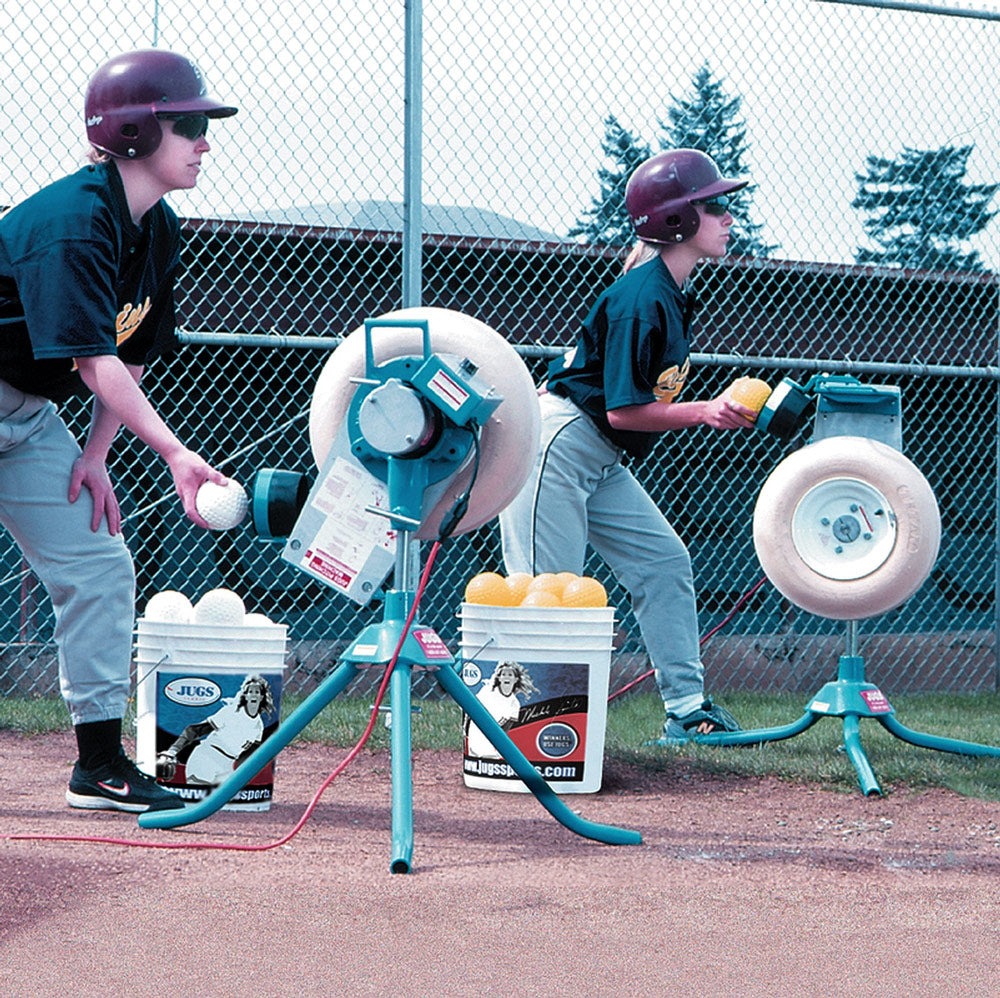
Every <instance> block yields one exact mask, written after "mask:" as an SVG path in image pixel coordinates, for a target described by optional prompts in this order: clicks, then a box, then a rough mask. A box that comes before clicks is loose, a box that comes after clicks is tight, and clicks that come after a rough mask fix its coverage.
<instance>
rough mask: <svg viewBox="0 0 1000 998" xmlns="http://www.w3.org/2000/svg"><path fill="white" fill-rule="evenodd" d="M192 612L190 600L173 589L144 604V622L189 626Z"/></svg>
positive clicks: (164, 591)
mask: <svg viewBox="0 0 1000 998" xmlns="http://www.w3.org/2000/svg"><path fill="white" fill-rule="evenodd" d="M193 612H194V608H193V607H192V606H191V600H189V599H188V598H187V596H185V595H184V593H179V592H177V590H175V589H164V590H162V591H161V592H158V593H156V594H155V595H154V596H151V597H150V598H149V600H148V602H147V603H146V620H149V621H155V622H157V623H170V624H190V623H191V618H192V615H193Z"/></svg>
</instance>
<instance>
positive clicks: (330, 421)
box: [309, 308, 541, 540]
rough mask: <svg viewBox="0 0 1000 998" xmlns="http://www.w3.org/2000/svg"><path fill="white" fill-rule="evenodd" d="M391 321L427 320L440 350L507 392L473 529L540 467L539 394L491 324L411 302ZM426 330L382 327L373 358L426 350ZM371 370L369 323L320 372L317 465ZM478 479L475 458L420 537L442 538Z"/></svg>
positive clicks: (472, 514)
mask: <svg viewBox="0 0 1000 998" xmlns="http://www.w3.org/2000/svg"><path fill="white" fill-rule="evenodd" d="M380 318H383V319H395V320H399V319H407V320H409V319H413V320H416V319H423V320H426V321H427V324H428V325H427V328H428V330H429V332H430V346H431V350H432V351H433V352H434V353H438V354H450V355H455V356H458V357H463V358H464V357H468V358H469V360H471V361H472V362H473V363H474V364H475V365H476V367H477V368H478V369H479V376H480V377H481V378H482V379H483V380H484V381H486V382H487V383H488V384H490V385H492V386H493V387H494V388H495V389H496V391H497V393H498V394H499V395H501V396H502V397H503V402H501V403H500V405H498V406H497V408H496V409H495V410H494V411H493V414H492V415H491V416H490V418H489V420H488V421H487V422H486V424H485V425H484V426H483V430H482V436H481V439H480V456H479V473H478V476H477V478H476V483H475V485H474V486H473V488H472V494H471V496H470V498H469V508H468V511H467V512H466V514H465V516H464V517H462V519H461V521H460V522H459V524H458V527H457V529H456V530H455V533H456V534H461V533H465V532H467V531H469V530H473V529H475V528H476V527H479V526H482V525H483V524H484V523H487V522H488V521H489V520H491V519H493V517H494V516H496V515H497V514H498V513H499V512H500V511H501V510H502V509H505V508H506V507H507V506H508V505H509V504H510V502H511V501H512V500H513V499H514V497H515V496H516V495H517V493H518V492H519V491H520V490H521V486H522V485H524V483H525V482H526V481H527V479H528V474H529V473H530V472H531V469H532V468H533V467H534V464H535V458H536V457H537V455H538V443H539V439H540V437H541V414H540V410H539V408H538V394H537V392H536V389H535V383H534V381H533V380H532V377H531V374H530V372H529V371H528V368H527V366H526V365H525V363H524V361H523V360H522V359H521V357H520V355H519V354H518V353H517V351H516V350H515V349H514V348H513V347H512V346H511V345H510V344H509V343H508V342H507V341H506V340H505V339H504V338H503V337H502V336H501V335H500V334H499V333H497V332H495V331H494V330H492V329H491V328H490V327H489V326H487V325H486V324H485V323H484V322H480V321H479V320H478V319H475V318H473V317H472V316H471V315H465V314H464V313H462V312H455V311H452V310H451V309H446V308H407V309H401V310H400V311H397V312H389V313H387V314H386V315H383V316H381V317H380ZM422 354H423V339H422V333H421V331H420V330H419V329H418V327H416V326H412V327H410V326H404V327H398V328H394V327H384V328H377V327H376V328H375V329H374V330H373V336H372V359H373V361H374V363H375V364H376V366H377V365H380V364H385V363H387V362H388V361H390V360H394V359H396V358H397V357H407V356H422ZM364 373H365V329H364V326H361V327H360V328H358V329H356V330H354V332H352V333H351V334H350V335H349V336H347V337H345V339H344V342H343V343H341V344H340V346H338V347H337V349H336V350H334V351H333V353H332V354H331V355H330V358H329V359H328V360H327V362H326V364H325V365H324V366H323V370H322V371H320V375H319V378H318V379H317V381H316V387H315V389H314V391H313V397H312V404H311V406H310V410H309V444H310V447H311V449H312V453H313V459H314V460H315V462H316V466H317V467H318V468H319V467H322V466H323V463H324V461H326V457H327V454H328V453H329V451H330V447H331V446H332V445H333V441H334V439H335V438H336V436H337V433H338V432H339V430H340V427H341V425H342V423H343V422H344V420H345V418H346V417H347V412H348V409H349V407H350V404H351V399H352V398H353V397H354V392H355V390H356V389H357V385H356V384H355V383H354V382H352V381H351V378H359V377H363V376H364ZM471 477H472V456H471V454H470V456H469V458H468V459H467V460H466V462H465V464H464V465H463V466H462V468H460V469H459V471H458V472H457V473H456V474H455V475H454V476H453V477H452V479H451V481H450V482H449V483H448V486H447V489H446V491H445V493H444V495H443V496H442V497H441V498H440V499H439V500H438V502H437V503H436V504H435V506H434V508H433V509H432V510H430V511H428V512H427V514H426V515H425V516H424V518H423V522H422V524H421V526H420V529H419V530H418V531H417V532H416V535H415V536H416V537H417V538H419V539H421V540H428V539H433V538H435V537H437V534H438V531H439V528H440V525H441V520H442V519H443V517H444V515H445V514H446V513H447V512H448V510H449V509H451V507H452V505H453V504H454V502H455V500H456V499H458V498H459V497H461V495H462V494H463V492H464V491H465V489H466V487H467V486H468V484H469V480H470V479H471Z"/></svg>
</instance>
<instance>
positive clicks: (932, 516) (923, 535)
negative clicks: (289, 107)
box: [753, 436, 941, 620]
mask: <svg viewBox="0 0 1000 998" xmlns="http://www.w3.org/2000/svg"><path fill="white" fill-rule="evenodd" d="M872 506H874V507H875V508H874V509H873V508H871V507H872ZM753 543H754V548H755V549H756V552H757V557H758V559H759V560H760V564H761V567H762V568H763V569H764V572H765V574H766V575H767V577H768V579H769V580H770V581H771V582H772V584H773V585H774V587H775V588H776V589H777V590H778V591H779V592H780V593H781V594H782V595H783V596H785V597H787V598H788V599H789V600H791V601H792V602H793V603H794V604H795V605H796V606H799V607H801V608H802V609H803V610H807V611H808V612H809V613H814V614H816V615H817V616H820V617H828V618H831V619H833V620H859V619H861V618H864V617H875V616H878V615H879V614H881V613H885V612H887V611H888V610H892V609H894V608H895V607H897V606H899V605H900V604H902V603H904V602H905V601H906V600H907V599H909V598H910V597H911V596H912V595H913V594H914V593H915V592H916V591H917V590H918V589H919V588H920V586H921V585H922V584H923V583H924V581H925V580H926V579H927V577H928V576H929V575H930V573H931V569H932V568H933V567H934V562H935V561H936V560H937V555H938V548H939V546H940V543H941V517H940V514H939V512H938V506H937V500H936V499H935V498H934V492H933V491H932V489H931V487H930V485H929V484H928V482H927V479H926V478H925V477H924V476H923V475H922V474H921V473H920V471H919V470H918V469H917V467H916V466H915V465H914V464H913V463H912V462H911V461H910V460H908V459H907V458H906V457H904V456H903V455H902V454H901V453H900V452H899V451H897V450H895V449H894V448H892V447H889V446H887V445H886V444H883V443H880V442H879V441H877V440H870V439H868V438H867V437H851V436H842V437H828V438H826V439H825V440H819V441H817V442H816V443H813V444H809V445H807V446H806V447H803V448H802V449H801V450H798V451H796V452H795V453H794V454H791V455H790V456H789V457H787V458H785V459H784V460H783V461H782V462H781V463H780V464H779V465H778V466H777V468H775V469H774V471H773V472H772V473H771V475H770V476H769V477H768V479H767V481H766V482H764V486H763V488H762V489H761V490H760V495H759V496H758V497H757V504H756V506H755V508H754V514H753Z"/></svg>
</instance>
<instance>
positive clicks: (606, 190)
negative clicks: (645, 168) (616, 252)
mask: <svg viewBox="0 0 1000 998" xmlns="http://www.w3.org/2000/svg"><path fill="white" fill-rule="evenodd" d="M601 149H602V150H603V151H604V155H605V157H606V159H607V160H608V161H609V162H610V164H611V165H610V166H602V167H600V169H599V170H598V171H597V180H598V183H599V184H600V188H601V193H600V194H599V195H598V196H597V197H595V198H594V199H593V200H592V202H591V207H590V208H588V209H587V210H586V211H585V212H584V214H583V217H582V218H580V219H578V220H577V223H576V225H574V226H573V228H572V229H570V230H569V234H570V235H571V236H584V237H586V239H587V240H588V241H589V242H592V243H603V244H605V245H608V246H626V245H628V244H629V243H631V242H633V241H634V240H635V232H634V230H633V229H632V223H631V222H630V221H629V217H628V212H627V211H626V210H625V185H626V184H627V183H628V178H629V177H630V176H631V175H632V171H633V170H635V168H636V167H637V166H638V165H639V164H640V163H642V162H643V161H644V160H647V159H649V157H650V156H651V155H652V152H651V150H650V148H649V145H648V144H647V143H645V142H643V141H641V140H640V139H638V138H637V137H636V136H635V135H633V134H632V133H631V132H630V131H629V130H628V129H627V128H625V127H624V126H623V125H622V124H621V123H620V122H619V121H618V119H617V118H616V117H615V116H614V115H613V114H609V115H608V116H607V118H605V119H604V141H603V142H602V143H601Z"/></svg>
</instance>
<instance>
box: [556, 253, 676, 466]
mask: <svg viewBox="0 0 1000 998" xmlns="http://www.w3.org/2000/svg"><path fill="white" fill-rule="evenodd" d="M692 311H693V302H692V300H691V299H690V297H689V295H687V294H686V293H685V292H684V290H682V289H681V288H679V287H678V286H677V282H676V281H675V280H674V278H673V275H672V274H671V273H670V271H669V270H668V269H667V266H666V264H665V263H664V262H663V260H662V259H661V258H660V257H659V256H657V257H655V258H654V259H653V260H651V261H650V262H649V263H644V264H642V265H641V266H639V267H634V268H633V269H632V270H630V271H628V273H626V274H624V275H622V277H620V278H619V279H618V280H617V281H615V283H614V284H612V285H611V287H610V288H608V289H607V290H606V291H605V292H604V293H603V294H602V295H601V296H600V297H599V298H598V299H597V302H596V303H595V304H594V307H593V308H592V309H591V310H590V313H589V314H588V315H587V317H586V319H584V320H583V325H582V327H581V328H580V332H579V334H578V336H577V340H576V345H575V348H574V349H573V350H572V351H571V352H570V353H569V354H568V355H567V356H566V357H565V358H557V359H556V360H555V361H553V362H552V364H551V366H550V368H549V375H548V385H549V390H550V391H552V392H555V393H556V394H557V395H562V396H564V397H566V398H568V399H571V400H572V401H573V402H574V403H575V404H576V405H577V406H578V407H579V408H580V409H582V410H583V411H584V412H585V413H587V415H588V416H590V418H591V419H592V420H593V421H594V423H596V424H597V426H598V428H599V429H600V430H601V432H602V433H604V435H605V436H606V437H607V438H608V439H609V440H610V441H611V442H612V443H614V444H615V445H616V446H618V447H621V448H622V449H623V450H624V451H626V453H628V454H630V455H632V456H633V457H636V458H643V457H645V456H646V455H647V454H648V453H649V452H650V451H651V450H652V449H653V445H654V444H655V442H656V440H657V438H658V437H659V434H658V433H641V432H636V431H621V430H618V431H616V430H613V429H612V428H611V425H610V424H609V423H608V417H607V412H608V410H609V409H621V408H624V407H625V406H630V405H645V404H646V403H648V402H656V401H660V402H672V401H673V400H674V399H675V398H677V396H678V395H680V393H681V389H682V388H683V387H684V382H685V380H686V379H687V375H688V367H689V359H688V354H689V350H688V325H689V323H690V318H691V312H692Z"/></svg>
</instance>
